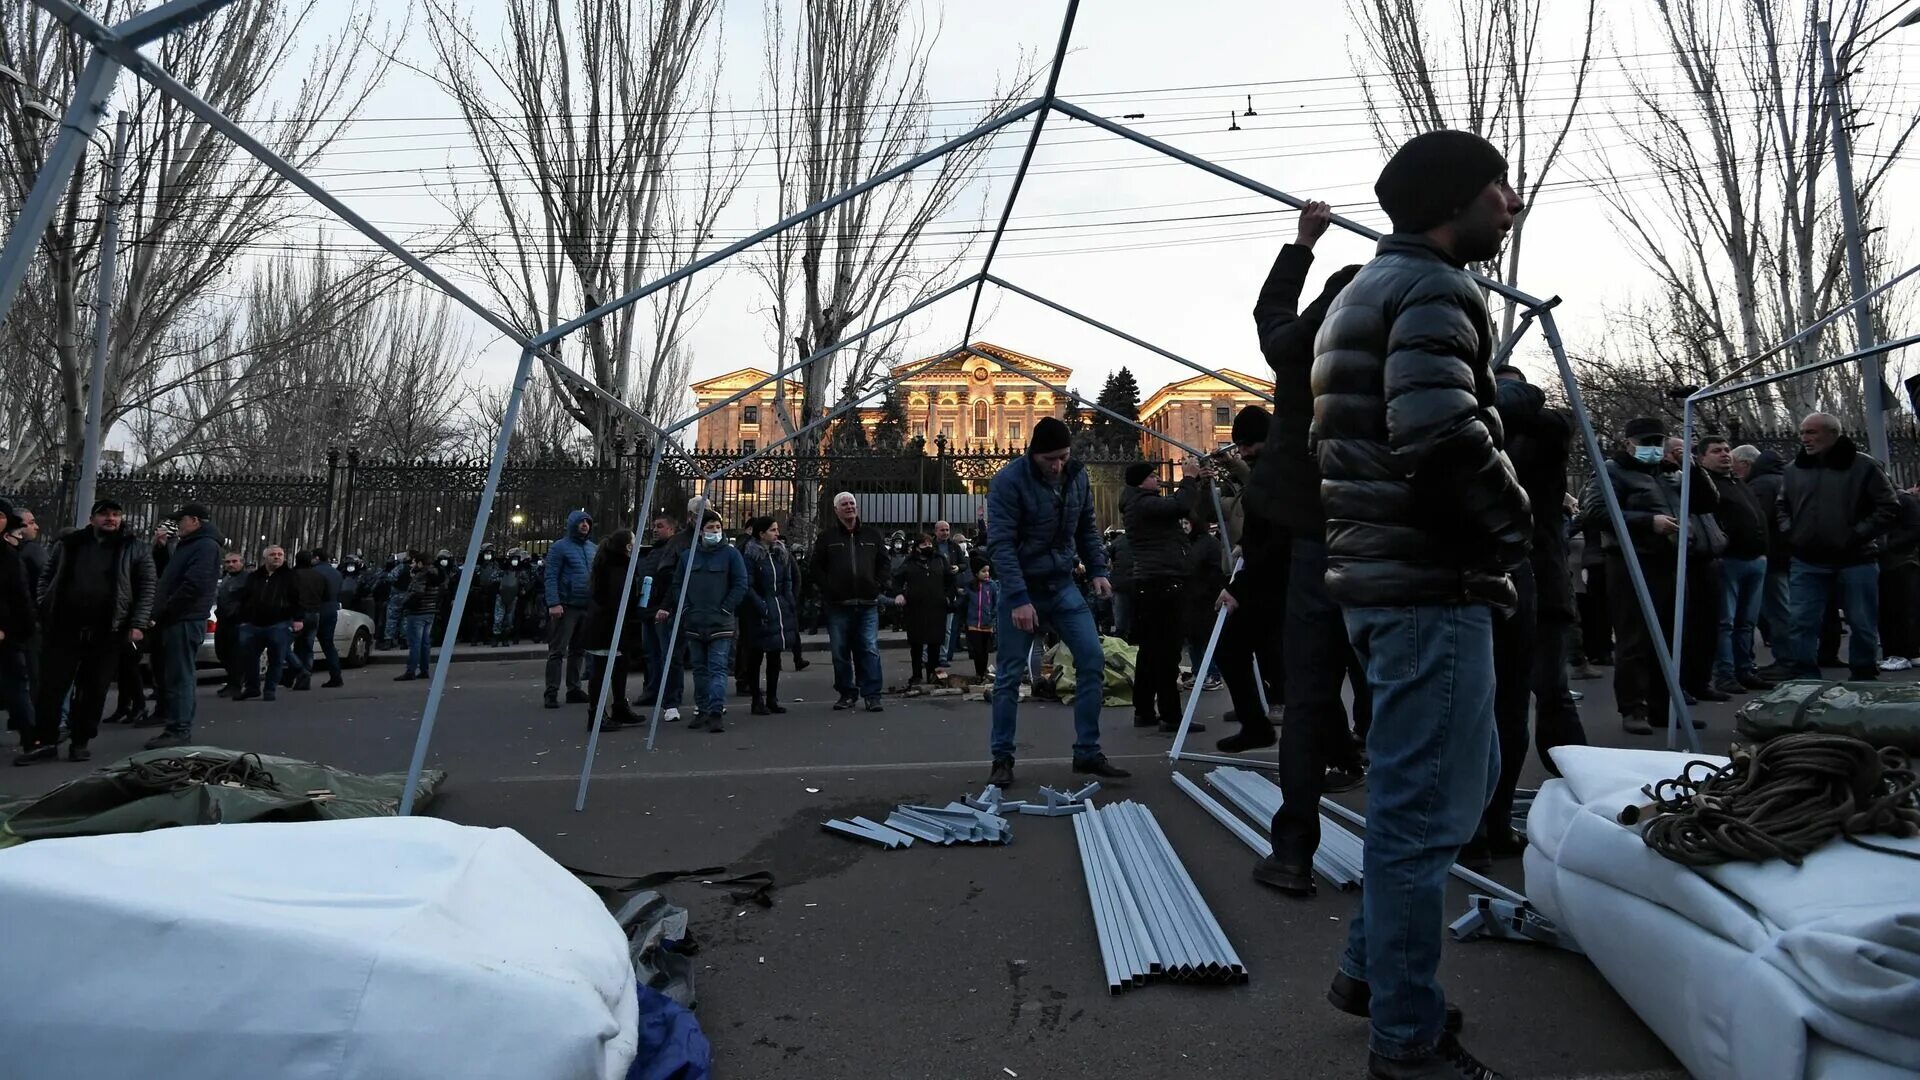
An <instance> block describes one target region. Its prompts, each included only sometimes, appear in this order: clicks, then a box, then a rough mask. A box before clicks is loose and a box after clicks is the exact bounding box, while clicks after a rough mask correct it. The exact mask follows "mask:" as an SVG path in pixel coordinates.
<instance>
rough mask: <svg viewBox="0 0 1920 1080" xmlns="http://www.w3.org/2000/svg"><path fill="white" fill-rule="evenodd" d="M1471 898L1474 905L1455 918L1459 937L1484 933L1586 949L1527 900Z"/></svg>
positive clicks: (1573, 949) (1454, 927)
mask: <svg viewBox="0 0 1920 1080" xmlns="http://www.w3.org/2000/svg"><path fill="white" fill-rule="evenodd" d="M1469 900H1470V901H1471V902H1472V904H1473V907H1472V908H1470V909H1469V910H1468V911H1467V913H1466V914H1465V915H1462V916H1460V917H1459V918H1458V919H1455V920H1454V921H1453V925H1452V927H1451V929H1452V930H1453V937H1454V940H1456V941H1471V940H1473V939H1474V938H1481V937H1485V938H1494V939H1497V940H1500V941H1531V942H1534V943H1535V944H1539V945H1552V946H1554V947H1555V948H1558V949H1565V950H1567V951H1568V952H1576V953H1578V952H1583V950H1582V949H1581V948H1580V945H1579V943H1578V942H1576V941H1574V940H1573V938H1571V937H1569V936H1568V935H1567V933H1566V931H1564V930H1561V929H1560V928H1559V927H1557V926H1555V925H1553V922H1552V921H1551V920H1549V919H1548V918H1547V917H1546V916H1545V915H1542V914H1540V913H1539V912H1538V911H1535V910H1534V907H1533V905H1532V904H1530V903H1527V902H1526V901H1524V900H1523V901H1521V902H1520V903H1518V904H1516V903H1514V902H1513V901H1511V900H1507V899H1503V898H1501V897H1498V896H1487V895H1485V894H1483V893H1473V894H1472V895H1471V896H1470V897H1469Z"/></svg>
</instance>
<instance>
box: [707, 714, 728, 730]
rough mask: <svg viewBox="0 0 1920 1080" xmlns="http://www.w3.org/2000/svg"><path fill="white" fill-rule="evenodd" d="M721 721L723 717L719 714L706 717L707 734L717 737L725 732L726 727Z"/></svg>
mask: <svg viewBox="0 0 1920 1080" xmlns="http://www.w3.org/2000/svg"><path fill="white" fill-rule="evenodd" d="M722 721H723V717H722V716H721V714H719V713H714V714H713V715H712V716H709V717H707V734H709V735H718V734H720V733H721V732H723V731H725V730H727V725H726V724H725V723H723V722H722Z"/></svg>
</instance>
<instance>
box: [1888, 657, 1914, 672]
mask: <svg viewBox="0 0 1920 1080" xmlns="http://www.w3.org/2000/svg"><path fill="white" fill-rule="evenodd" d="M1912 667H1913V661H1911V660H1909V659H1907V658H1906V657H1904V656H1889V657H1887V658H1886V659H1885V660H1882V661H1880V670H1881V671H1906V670H1908V669H1910V668H1912Z"/></svg>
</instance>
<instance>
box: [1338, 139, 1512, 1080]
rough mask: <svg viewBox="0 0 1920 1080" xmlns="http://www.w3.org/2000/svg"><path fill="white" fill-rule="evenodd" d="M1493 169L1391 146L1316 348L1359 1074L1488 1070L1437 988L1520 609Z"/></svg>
mask: <svg viewBox="0 0 1920 1080" xmlns="http://www.w3.org/2000/svg"><path fill="white" fill-rule="evenodd" d="M1506 172H1507V165H1506V161H1505V159H1504V158H1502V157H1501V155H1500V152H1499V151H1497V150H1495V149H1494V148H1493V146H1492V145H1490V144H1489V143H1487V142H1486V140H1484V139H1481V138H1480V137H1479V136H1477V135H1472V134H1469V133H1467V132H1461V131H1432V132H1427V133H1425V134H1423V135H1419V136H1417V137H1415V138H1414V139H1413V140H1411V141H1410V142H1408V143H1407V144H1406V145H1405V146H1402V147H1401V148H1400V150H1399V151H1398V152H1397V153H1395V154H1394V156H1393V159H1392V160H1391V161H1389V162H1388V163H1387V166H1386V168H1385V169H1384V170H1383V171H1382V172H1381V174H1380V179H1379V181H1378V182H1377V183H1376V184H1375V185H1374V191H1375V192H1376V193H1377V194H1378V195H1379V197H1380V204H1381V206H1382V207H1383V208H1384V209H1385V210H1386V211H1387V216H1388V217H1389V218H1391V219H1392V220H1393V230H1394V231H1393V234H1392V235H1390V236H1387V237H1384V238H1382V239H1381V241H1380V243H1379V247H1378V249H1377V254H1376V256H1375V258H1374V260H1373V261H1372V262H1370V263H1368V264H1367V265H1366V266H1365V267H1363V268H1362V269H1361V270H1360V272H1359V273H1358V274H1356V275H1355V276H1354V279H1353V282H1352V284H1350V285H1348V286H1347V287H1346V289H1344V290H1343V291H1342V292H1341V293H1340V295H1339V296H1338V297H1337V298H1335V299H1334V301H1333V303H1332V305H1331V306H1330V307H1329V308H1328V311H1327V318H1326V322H1325V323H1324V324H1323V325H1322V326H1321V328H1320V334H1319V336H1318V338H1316V339H1315V343H1314V364H1313V393H1314V420H1313V442H1314V446H1315V450H1316V452H1317V453H1318V455H1319V458H1320V473H1321V476H1322V478H1323V480H1322V483H1321V486H1320V491H1321V504H1322V506H1323V508H1324V509H1325V511H1326V515H1327V591H1328V593H1329V594H1330V595H1331V596H1332V598H1333V599H1334V601H1335V602H1336V603H1338V604H1339V605H1340V607H1341V608H1342V610H1343V612H1344V615H1345V621H1346V626H1347V634H1348V637H1349V638H1350V639H1351V640H1352V642H1353V646H1354V650H1355V651H1356V652H1357V653H1359V655H1360V658H1361V661H1362V663H1363V664H1364V665H1365V666H1366V669H1367V682H1368V684H1369V686H1370V688H1371V689H1372V692H1373V723H1372V727H1371V729H1370V731H1369V733H1368V739H1367V749H1368V752H1369V754H1370V755H1371V758H1372V771H1371V773H1370V775H1369V776H1368V781H1367V810H1368V821H1367V850H1366V867H1365V871H1366V872H1365V878H1364V886H1363V888H1364V890H1365V892H1364V895H1363V896H1362V899H1361V911H1360V916H1359V917H1358V918H1356V919H1354V920H1353V922H1352V923H1351V925H1350V929H1349V932H1348V938H1347V950H1346V955H1345V956H1344V957H1343V958H1342V959H1341V961H1340V968H1339V973H1338V974H1337V975H1336V976H1335V978H1334V983H1333V986H1332V988H1331V989H1330V990H1329V991H1328V998H1329V1000H1330V1001H1332V1003H1333V1004H1334V1005H1335V1006H1337V1007H1339V1008H1342V1009H1344V1010H1345V1011H1348V1012H1352V1013H1355V1014H1358V1015H1362V1016H1370V1017H1371V1019H1372V1029H1373V1030H1372V1037H1371V1039H1370V1041H1369V1045H1370V1048H1371V1051H1372V1056H1371V1060H1370V1062H1369V1069H1370V1074H1371V1075H1373V1076H1391V1077H1415V1076H1418V1077H1430V1076H1431V1077H1440V1076H1445V1077H1457V1076H1483V1075H1486V1072H1485V1067H1484V1066H1482V1065H1480V1064H1479V1062H1477V1061H1475V1060H1474V1059H1473V1058H1472V1056H1471V1055H1470V1054H1468V1053H1467V1051H1466V1050H1465V1049H1464V1048H1462V1047H1461V1046H1460V1044H1459V1042H1458V1041H1457V1040H1456V1039H1455V1038H1454V1036H1453V1035H1452V1034H1450V1033H1449V1031H1448V1028H1449V1027H1451V1026H1452V1025H1451V1024H1449V1022H1448V1016H1447V1010H1446V1000H1445V997H1444V996H1443V995H1442V993H1441V991H1440V985H1439V983H1438V982H1437V981H1436V978H1435V975H1436V972H1437V970H1438V968H1439V964H1440V940H1441V929H1442V924H1443V923H1444V922H1445V918H1444V915H1445V913H1444V911H1443V910H1442V907H1443V904H1444V902H1445V899H1446V877H1447V869H1448V867H1449V866H1451V865H1452V864H1453V862H1454V860H1455V858H1456V857H1457V856H1458V855H1459V851H1460V847H1461V845H1463V844H1465V843H1466V842H1467V841H1468V840H1470V839H1472V837H1473V834H1474V829H1475V827H1476V826H1477V825H1478V824H1479V821H1480V814H1481V811H1482V809H1483V808H1484V807H1485V806H1486V804H1487V800H1488V797H1489V796H1490V794H1491V793H1492V790H1493V785H1494V782H1495V779H1496V777H1497V774H1498V771H1499V751H1498V748H1497V746H1496V744H1495V742H1494V728H1493V678H1494V677H1493V620H1494V618H1495V609H1496V608H1498V609H1507V608H1511V607H1512V606H1513V604H1514V600H1515V596H1514V587H1513V582H1512V580H1511V579H1510V577H1509V576H1508V575H1509V574H1511V573H1512V572H1513V570H1514V569H1515V568H1517V567H1518V566H1519V565H1520V564H1521V563H1522V562H1523V561H1524V560H1525V559H1526V557H1527V547H1528V543H1529V541H1530V539H1531V536H1532V532H1533V518H1532V515H1531V513H1530V512H1529V509H1528V506H1527V497H1526V494H1525V492H1523V491H1522V490H1521V487H1520V483H1519V481H1518V480H1517V479H1516V478H1515V476H1514V471H1513V466H1512V465H1511V464H1509V463H1508V461H1507V458H1506V455H1505V454H1504V453H1503V452H1502V450H1501V440H1502V431H1501V426H1500V420H1499V417H1498V416H1497V415H1496V414H1495V412H1494V401H1495V390H1494V377H1493V368H1492V356H1493V338H1492V334H1491V332H1490V328H1489V326H1488V321H1487V307H1486V298H1485V296H1484V294H1483V293H1482V292H1481V289H1480V286H1479V285H1478V284H1477V283H1476V282H1475V280H1474V279H1473V277H1472V276H1471V275H1469V274H1468V273H1467V272H1466V270H1465V267H1466V265H1467V264H1469V263H1473V262H1479V261H1482V260H1486V259H1492V258H1495V257H1497V256H1498V255H1499V254H1500V248H1501V244H1502V242H1503V240H1504V238H1505V236H1506V234H1507V232H1508V231H1509V230H1510V229H1511V228H1512V227H1513V221H1514V215H1516V214H1517V213H1519V211H1520V209H1521V204H1520V199H1519V197H1518V196H1516V195H1515V194H1514V193H1513V189H1512V188H1511V187H1509V186H1508V185H1507V180H1506Z"/></svg>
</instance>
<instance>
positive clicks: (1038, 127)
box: [960, 0, 1080, 342]
mask: <svg viewBox="0 0 1920 1080" xmlns="http://www.w3.org/2000/svg"><path fill="white" fill-rule="evenodd" d="M1079 11H1080V0H1067V14H1066V17H1065V18H1064V19H1062V20H1061V22H1060V37H1059V39H1058V41H1057V42H1056V43H1055V44H1054V47H1053V63H1052V65H1050V66H1049V68H1048V70H1047V88H1046V89H1045V90H1044V91H1042V92H1041V94H1040V103H1041V104H1042V105H1043V106H1044V105H1051V104H1053V100H1054V93H1055V91H1057V90H1058V89H1059V88H1060V69H1061V68H1062V67H1064V66H1065V65H1066V62H1067V43H1068V42H1070V41H1072V40H1073V20H1074V16H1075V15H1076V14H1078V13H1079ZM1047 112H1048V110H1047V109H1045V108H1042V109H1041V110H1040V111H1039V112H1038V113H1036V114H1035V115H1034V118H1033V132H1032V134H1030V135H1028V136H1027V148H1026V149H1025V150H1024V151H1022V152H1021V154H1020V165H1019V167H1018V168H1016V169H1014V170H1013V184H1012V186H1011V187H1010V188H1009V189H1008V190H1007V204H1006V205H1005V206H1004V207H1001V209H1000V224H998V225H996V226H994V230H993V238H992V239H991V240H988V241H987V254H986V257H985V258H984V259H982V260H981V261H980V275H979V276H981V277H984V276H985V275H986V273H987V271H989V270H992V269H993V257H994V255H996V254H998V253H999V251H1000V241H1001V239H1002V238H1003V237H1005V236H1006V234H1007V222H1008V221H1011V220H1012V219H1013V204H1014V203H1015V202H1017V201H1019V199H1020V186H1021V185H1022V184H1025V183H1026V182H1027V169H1028V168H1029V167H1031V166H1032V165H1033V152H1034V151H1035V150H1036V149H1038V148H1039V146H1040V133H1041V132H1042V131H1043V130H1045V129H1046V126H1047ZM986 291H987V290H986V285H985V283H984V282H982V283H979V284H976V285H975V286H974V289H973V303H971V304H969V305H968V306H967V325H966V329H964V330H962V331H961V332H960V340H961V341H962V342H967V341H971V340H973V325H974V322H975V320H976V319H977V318H978V317H979V314H980V295H981V294H982V293H984V292H986Z"/></svg>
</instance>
